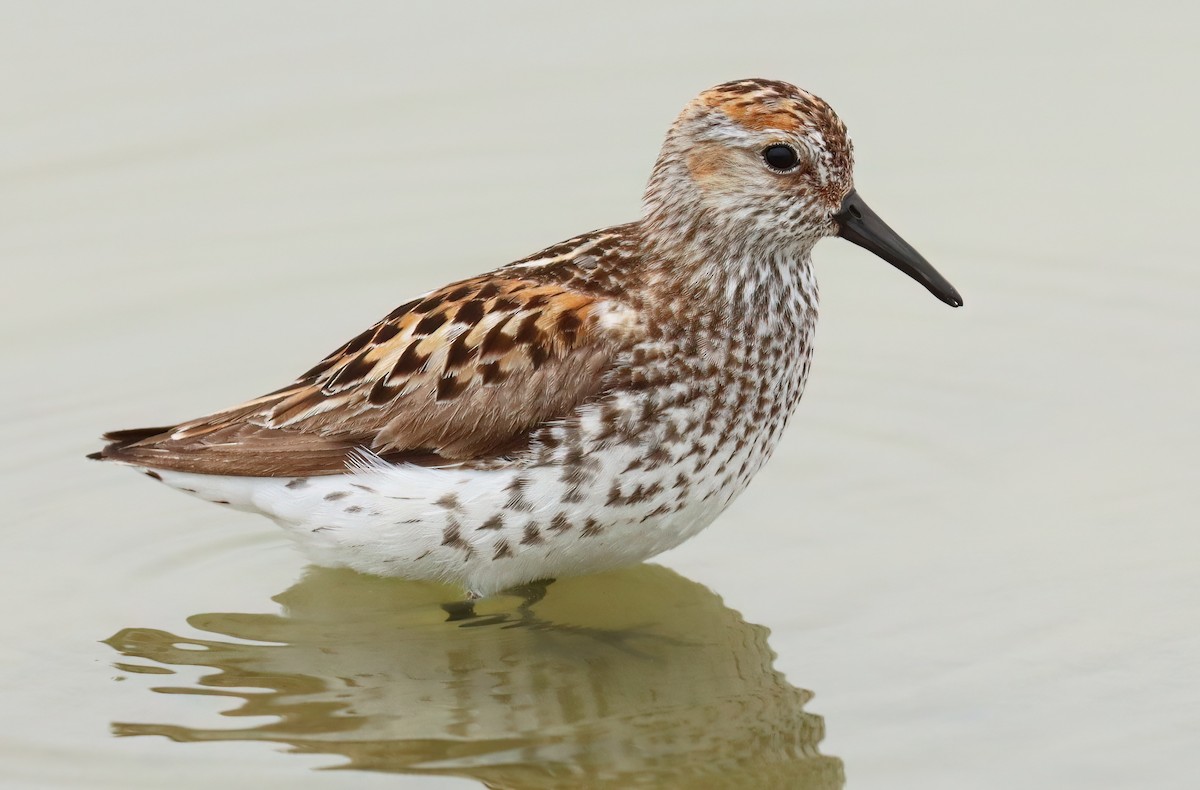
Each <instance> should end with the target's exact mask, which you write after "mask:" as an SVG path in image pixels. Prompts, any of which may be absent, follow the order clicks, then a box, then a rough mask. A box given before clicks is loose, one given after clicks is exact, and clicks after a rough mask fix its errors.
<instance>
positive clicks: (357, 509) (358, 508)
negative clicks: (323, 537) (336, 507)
mask: <svg viewBox="0 0 1200 790" xmlns="http://www.w3.org/2000/svg"><path fill="white" fill-rule="evenodd" d="M346 512H347V513H361V512H362V506H361V505H351V506H350V507H348V508H346Z"/></svg>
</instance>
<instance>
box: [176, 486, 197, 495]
mask: <svg viewBox="0 0 1200 790" xmlns="http://www.w3.org/2000/svg"><path fill="white" fill-rule="evenodd" d="M179 490H180V491H186V492H187V493H189V494H194V493H196V489H194V488H183V487H182V486H181V487H180V488H179Z"/></svg>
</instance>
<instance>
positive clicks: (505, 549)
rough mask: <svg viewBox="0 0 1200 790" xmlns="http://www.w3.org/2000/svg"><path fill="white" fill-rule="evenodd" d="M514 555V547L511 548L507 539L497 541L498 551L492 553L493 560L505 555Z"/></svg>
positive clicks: (502, 557)
mask: <svg viewBox="0 0 1200 790" xmlns="http://www.w3.org/2000/svg"><path fill="white" fill-rule="evenodd" d="M511 556H512V549H511V548H509V545H508V541H507V540H501V541H497V543H496V551H495V552H494V553H493V554H492V559H493V560H502V559H504V558H505V557H511Z"/></svg>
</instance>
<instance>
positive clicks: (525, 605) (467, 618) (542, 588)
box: [442, 579, 554, 627]
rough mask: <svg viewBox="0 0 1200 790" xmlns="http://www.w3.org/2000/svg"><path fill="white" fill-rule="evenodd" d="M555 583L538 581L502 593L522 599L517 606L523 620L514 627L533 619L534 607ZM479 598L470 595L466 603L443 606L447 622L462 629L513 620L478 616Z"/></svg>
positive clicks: (458, 602)
mask: <svg viewBox="0 0 1200 790" xmlns="http://www.w3.org/2000/svg"><path fill="white" fill-rule="evenodd" d="M553 583H554V579H538V580H537V581H532V582H527V583H525V584H518V585H516V586H515V587H510V588H508V589H507V590H504V591H503V592H501V593H500V595H511V596H515V597H517V598H520V599H521V603H520V605H518V606H517V611H519V612H520V613H521V619H520V620H519V621H517V622H516V623H514V625H518V624H520V623H524V622H528V621H530V620H532V619H533V611H532V607H533V605H534V604H535V603H537V602H538V601H540V600H542V599H543V598H545V597H546V590H547V588H549V587H550V585H551V584H553ZM479 598H480V596H478V595H475V594H468V596H467V600H465V601H455V602H454V603H444V604H442V609H443V610H444V611H445V612H446V614H447V617H446V622H447V623H459V626H460V627H465V626H479V625H495V624H497V623H505V622H508V621H509V620H511V619H512V617H511V616H510V615H508V614H505V613H499V614H493V615H487V616H483V615H479V614H476V613H475V601H477V600H479Z"/></svg>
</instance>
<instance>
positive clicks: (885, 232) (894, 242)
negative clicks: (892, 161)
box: [833, 189, 963, 307]
mask: <svg viewBox="0 0 1200 790" xmlns="http://www.w3.org/2000/svg"><path fill="white" fill-rule="evenodd" d="M833 218H834V219H835V220H836V221H837V224H838V234H837V235H839V236H841V237H842V238H843V239H846V240H847V241H852V242H854V243H855V244H857V245H858V246H860V247H862V248H863V249H864V250H870V251H871V252H873V253H875V254H876V255H878V256H879V257H880V258H883V259H884V260H885V261H887V262H888V263H890V264H891V265H893V266H895V267H896V268H897V269H899V270H900V271H902V272H904V273H905V274H907V275H908V276H909V277H911V278H913V279H914V280H916V281H917V282H919V283H920V284H921V285H924V286H925V287H926V288H928V289H929V292H930V293H931V294H933V295H934V296H936V297H937V298H938V299H941V300H942V301H943V302H945V303H946V304H948V305H950V306H951V307H962V303H963V300H962V297H961V296H959V295H958V291H956V290H954V286H953V285H951V284H950V283H949V282H947V281H946V278H945V277H943V276H942V275H940V274H938V272H937V269H935V268H933V267H932V266H930V265H929V261H927V260H925V259H924V258H922V257H921V253H919V252H917V251H916V250H914V249H913V248H912V247H911V246H910V245H909V243H908V242H907V241H905V240H904V239H902V238H900V234H899V233H897V232H896V231H894V230H892V229H891V228H889V227H888V224H887V223H886V222H884V221H883V220H881V219H880V218H879V215H878V214H876V213H875V212H874V211H871V208H870V206H868V205H867V204H866V203H865V202H863V199H862V198H860V197H859V196H858V191H857V190H853V189H852V190H850V194H849V195H846V199H845V200H843V201H842V208H841V210H840V211H838V213H837V214H835V215H834V217H833Z"/></svg>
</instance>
